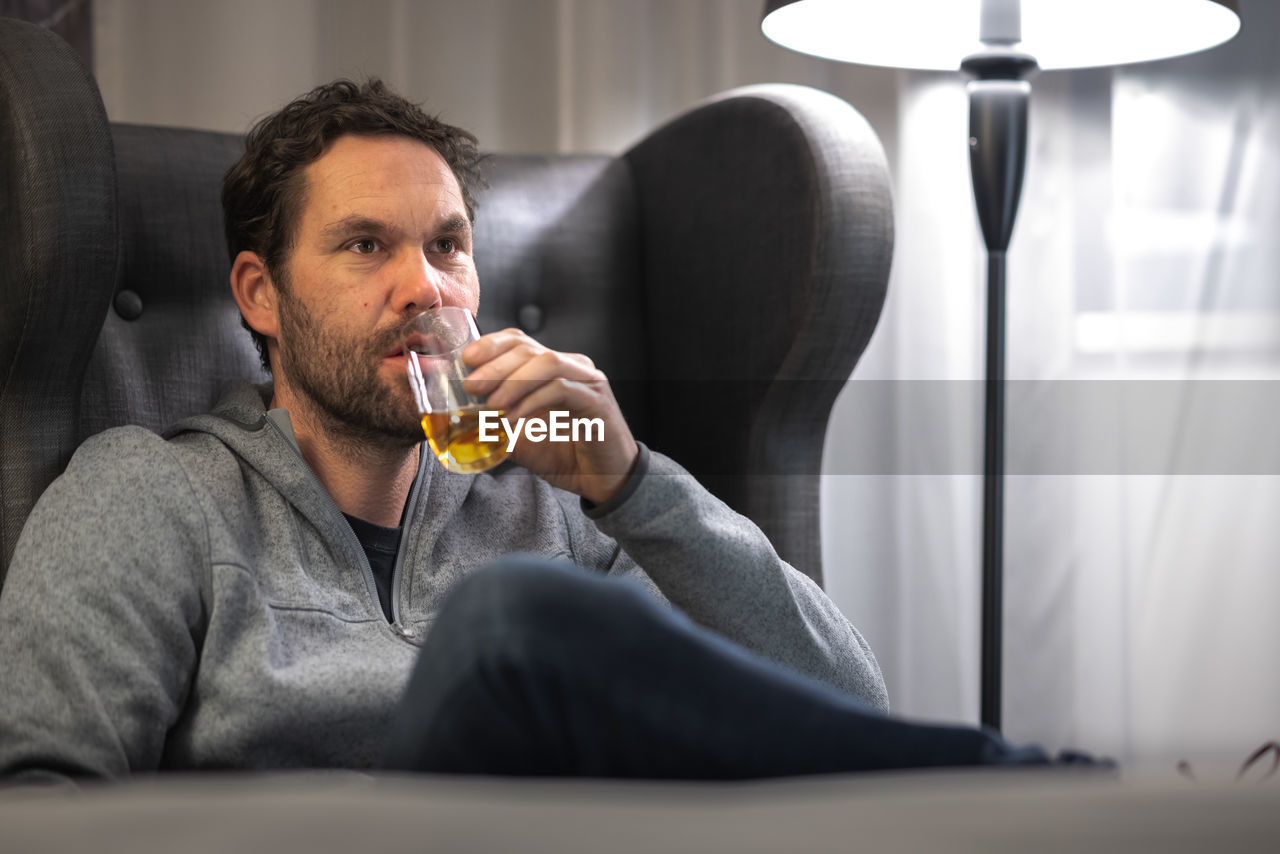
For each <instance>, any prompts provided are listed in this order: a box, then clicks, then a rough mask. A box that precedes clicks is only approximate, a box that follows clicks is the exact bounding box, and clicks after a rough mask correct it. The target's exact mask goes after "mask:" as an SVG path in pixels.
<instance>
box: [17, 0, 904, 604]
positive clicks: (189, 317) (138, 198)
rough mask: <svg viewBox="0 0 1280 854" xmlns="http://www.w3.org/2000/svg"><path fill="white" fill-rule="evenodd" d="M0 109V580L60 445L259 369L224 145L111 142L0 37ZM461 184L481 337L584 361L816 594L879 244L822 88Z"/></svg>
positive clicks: (737, 98)
mask: <svg viewBox="0 0 1280 854" xmlns="http://www.w3.org/2000/svg"><path fill="white" fill-rule="evenodd" d="M0 110H2V111H3V115H2V116H0V174H2V175H3V181H4V184H3V194H0V234H2V235H3V240H0V583H2V582H3V578H4V572H5V570H6V569H7V566H8V562H9V558H10V556H11V555H12V552H13V548H14V544H15V541H16V540H17V537H18V533H19V531H20V530H21V527H22V524H23V522H24V520H25V519H26V516H27V514H28V513H29V511H30V509H31V507H32V505H33V504H34V502H35V500H36V498H37V497H38V496H39V495H40V493H41V492H42V491H43V490H44V488H45V486H47V485H48V483H49V482H50V481H51V480H52V479H53V478H54V477H55V476H57V474H58V473H59V472H60V471H61V470H62V468H63V467H64V466H65V465H66V463H67V460H68V459H69V458H70V456H71V453H72V452H73V451H74V450H75V448H76V446H77V445H78V444H79V443H80V442H81V441H83V440H84V439H85V438H86V437H87V436H89V435H91V434H93V433H95V432H97V431H100V430H103V429H105V428H107V427H110V426H113V425H117V424H123V423H136V424H142V425H144V426H147V427H150V428H152V429H160V428H162V427H163V426H165V425H166V424H168V423H170V422H172V421H174V420H176V419H178V418H180V417H183V416H185V415H188V414H192V413H195V412H198V411H203V410H206V409H208V408H210V407H211V406H212V404H213V403H214V402H215V400H216V399H217V397H218V395H219V391H220V388H221V386H222V385H223V384H224V383H226V382H227V381H228V380H230V379H232V378H235V377H241V376H254V375H256V374H257V373H258V372H259V370H260V369H259V368H258V362H257V355H256V351H255V350H254V348H253V345H252V343H251V341H250V339H249V336H248V335H247V333H245V332H244V331H243V330H242V329H241V328H240V325H239V315H238V313H237V310H236V307H235V305H234V303H233V302H232V299H231V295H230V291H229V288H228V284H227V274H228V270H229V266H230V265H229V261H228V259H227V253H226V249H225V245H224V241H223V236H222V227H221V210H220V207H219V203H218V193H219V188H220V183H221V179H222V174H223V172H224V171H225V170H226V169H227V167H228V166H229V165H230V164H231V162H232V161H233V160H234V159H235V158H236V157H237V156H238V154H239V151H240V149H241V139H240V138H239V137H238V136H235V135H230V134H217V133H208V132H202V131H193V130H182V129H176V128H160V127H140V126H131V125H121V124H112V123H110V122H109V121H108V119H107V116H106V115H105V111H104V108H103V105H102V101H101V98H100V97H99V94H98V91H97V87H96V86H95V84H94V81H93V79H92V77H91V76H90V75H89V74H88V73H87V72H86V71H85V70H84V68H83V67H82V66H81V65H80V63H79V61H78V60H77V58H76V57H75V56H74V55H73V54H72V52H71V51H70V49H69V48H67V46H66V45H65V44H63V43H62V42H61V41H60V40H59V39H58V38H57V37H55V36H53V35H51V34H50V33H48V32H46V31H44V30H41V29H39V28H37V27H35V26H32V25H29V24H23V23H20V22H17V21H11V20H6V19H0ZM488 181H489V184H490V188H489V189H488V190H487V191H486V192H484V193H483V194H482V195H481V196H480V198H479V212H478V221H477V234H476V247H477V248H476V254H477V263H478V266H479V272H480V281H481V287H482V298H481V313H480V325H481V327H482V328H484V329H490V330H492V329H496V328H500V327H503V326H509V325H519V326H522V327H523V328H525V330H526V331H528V332H530V333H532V334H534V335H536V336H537V337H539V338H540V339H541V340H543V341H544V342H545V343H547V344H548V345H550V346H552V347H555V348H558V349H562V350H571V351H577V352H583V353H587V354H589V355H590V356H591V357H592V358H593V359H594V360H595V362H596V363H597V364H598V365H599V366H600V367H601V368H602V369H603V370H605V371H606V373H607V374H608V375H609V376H610V378H611V379H612V381H613V383H614V386H615V389H616V392H617V394H618V397H619V399H620V401H621V402H622V405H623V410H624V412H626V413H627V416H628V418H629V419H630V420H631V421H632V426H633V429H634V431H635V433H636V435H637V436H638V437H639V438H641V439H643V440H645V441H646V442H648V443H649V444H650V445H651V446H652V447H654V448H655V449H657V450H661V451H663V452H664V453H666V454H668V455H670V456H672V457H674V458H675V459H676V460H678V461H679V462H681V463H683V464H684V465H685V466H686V467H687V468H688V469H690V470H691V471H692V472H693V473H694V474H696V475H698V476H699V478H700V479H701V480H702V481H703V482H704V483H706V484H707V485H708V486H709V487H710V488H712V489H713V490H714V491H716V492H717V493H718V494H719V495H720V496H721V497H722V498H723V499H725V500H726V501H727V502H728V503H729V504H730V505H732V506H733V507H735V508H736V509H738V510H739V511H741V512H743V513H745V514H746V515H748V516H750V517H751V518H753V519H754V520H755V521H756V522H757V523H758V524H759V525H760V526H761V527H762V528H763V529H764V531H765V532H766V533H767V534H768V535H769V537H770V538H771V539H772V541H773V543H774V545H775V546H776V548H777V549H778V551H779V552H780V553H781V554H782V556H783V557H784V558H786V559H787V560H789V561H790V562H791V563H792V564H793V565H795V566H796V567H797V568H799V569H801V570H802V571H804V572H806V573H808V574H809V575H811V576H813V577H814V578H815V579H817V580H819V581H821V577H822V575H821V573H822V569H821V558H820V541H819V531H818V518H819V513H818V496H819V491H818V478H817V474H818V472H819V470H820V461H821V455H822V445H823V438H824V435H825V433H826V424H827V418H828V416H829V414H830V410H831V406H832V403H833V401H834V399H835V396H836V394H837V393H838V391H839V389H840V386H841V384H842V383H843V382H844V381H845V380H846V379H847V378H848V376H849V374H850V372H851V371H852V369H853V366H854V363H855V362H856V361H857V359H858V356H859V355H860V354H861V353H862V351H863V348H864V347H865V346H866V343H867V340H868V338H869V337H870V335H871V331H872V329H873V328H874V327H875V323H876V319H877V317H878V316H879V313H880V308H881V305H882V302H883V299H884V293H885V283H886V280H887V277H888V271H889V259H890V253H891V247H892V215H891V205H890V196H889V180H888V173H887V170H886V166H885V160H884V155H883V153H882V151H881V148H880V144H879V142H878V141H877V140H876V137H875V135H874V133H873V132H872V130H871V128H870V127H869V126H868V125H867V123H866V122H865V121H864V120H863V119H862V117H861V116H860V115H859V114H858V113H857V112H856V111H855V110H854V109H853V108H852V107H850V106H849V105H848V104H845V103H844V102H842V101H840V100H838V99H836V98H834V97H832V96H830V95H825V94H823V93H820V92H817V91H814V90H809V89H803V88H800V87H794V86H759V87H753V88H749V89H740V90H736V91H733V92H729V93H726V94H724V95H722V96H720V97H718V98H715V99H712V100H710V101H708V102H706V103H704V104H702V105H700V106H698V107H696V108H694V109H692V110H690V111H689V112H687V113H685V114H684V115H682V116H680V117H678V118H676V119H675V120H673V121H672V122H670V123H669V124H667V125H665V126H663V127H661V128H659V129H657V130H655V131H654V132H653V133H652V134H650V135H649V136H648V137H647V138H645V139H644V140H643V141H641V142H640V143H639V144H638V145H636V146H635V147H633V148H632V149H630V150H629V151H627V152H625V153H624V154H622V155H621V156H616V157H615V156H609V155H534V156H511V155H498V156H494V157H493V158H491V160H490V161H489V164H488ZM677 309H678V310H677Z"/></svg>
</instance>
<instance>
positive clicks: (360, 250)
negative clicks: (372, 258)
mask: <svg viewBox="0 0 1280 854" xmlns="http://www.w3.org/2000/svg"><path fill="white" fill-rule="evenodd" d="M351 248H352V249H353V250H355V252H356V253H357V254H359V255H369V254H370V253H373V252H377V251H378V241H376V240H374V239H373V238H371V237H364V238H361V239H360V240H357V241H356V242H355V243H352V244H351Z"/></svg>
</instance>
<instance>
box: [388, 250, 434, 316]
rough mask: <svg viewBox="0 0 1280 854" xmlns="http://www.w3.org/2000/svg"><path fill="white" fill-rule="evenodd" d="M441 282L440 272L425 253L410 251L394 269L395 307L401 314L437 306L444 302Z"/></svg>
mask: <svg viewBox="0 0 1280 854" xmlns="http://www.w3.org/2000/svg"><path fill="white" fill-rule="evenodd" d="M443 284H444V281H443V276H442V274H441V272H440V271H439V270H438V269H436V267H435V266H434V265H433V264H432V263H431V261H430V259H428V258H427V256H426V253H423V252H418V253H412V254H410V255H408V256H406V258H405V260H404V262H403V264H402V265H401V268H400V269H399V270H397V271H396V293H395V295H394V302H395V308H396V309H397V310H398V311H399V312H400V313H401V314H410V313H414V312H419V311H426V310H427V309H429V308H437V307H439V306H441V305H443V304H444V296H443V295H444V289H443Z"/></svg>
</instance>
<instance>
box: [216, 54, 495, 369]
mask: <svg viewBox="0 0 1280 854" xmlns="http://www.w3.org/2000/svg"><path fill="white" fill-rule="evenodd" d="M345 134H394V135H398V136H405V137H408V138H410V139H416V140H418V141H419V142H423V143H426V144H427V145H429V146H431V148H432V149H434V150H435V151H436V153H437V154H439V155H440V156H441V157H443V158H444V161H445V163H447V164H448V165H449V168H450V169H451V170H452V171H453V174H454V177H456V178H457V179H458V185H459V186H460V187H461V188H462V201H463V204H464V205H465V206H466V209H467V216H468V218H470V219H471V221H472V222H473V223H474V222H475V193H476V190H477V189H478V188H480V187H481V186H483V179H482V178H481V176H480V162H481V160H482V159H483V158H482V157H481V155H480V152H479V149H478V147H477V144H476V138H475V136H474V135H472V134H471V133H469V132H468V131H465V130H463V129H462V128H458V127H454V126H453V125H449V124H445V123H444V122H442V121H440V119H439V118H438V117H435V116H429V115H427V114H426V113H425V112H423V110H422V108H421V106H419V105H418V104H414V103H412V102H411V101H408V100H407V99H405V98H403V97H401V96H400V95H397V94H396V93H395V92H392V91H391V90H390V89H388V88H387V86H386V84H384V83H383V82H382V81H381V80H379V79H377V78H376V77H375V78H370V79H369V80H367V81H366V82H364V83H355V82H352V81H351V80H335V81H334V82H332V83H327V84H325V85H323V86H317V87H316V88H315V89H312V90H311V91H310V92H308V93H307V94H305V95H303V96H302V97H300V98H297V99H295V100H294V101H292V102H291V103H289V104H288V105H287V106H285V107H284V108H283V109H281V110H280V111H279V112H276V113H272V114H271V115H269V116H267V117H265V118H263V119H261V120H260V121H259V122H258V123H257V124H255V125H254V126H253V128H252V129H251V130H250V131H249V133H248V135H247V136H246V137H245V151H244V154H243V155H242V156H241V157H240V159H239V160H238V161H236V163H235V165H233V166H232V167H231V168H230V169H229V170H227V174H226V175H225V176H224V177H223V179H222V215H223V227H224V229H225V231H226V237H227V251H228V252H229V253H230V256H231V259H232V261H233V262H234V260H235V257H236V256H237V255H238V254H239V253H240V252H242V251H244V250H249V251H251V252H256V253H257V254H258V255H259V256H261V258H262V260H263V262H264V264H265V265H266V268H267V271H268V272H269V273H270V274H271V276H272V278H273V279H274V280H275V281H276V282H277V284H278V286H280V287H287V282H288V275H287V271H286V269H285V260H286V257H287V256H288V253H289V250H290V249H292V248H293V243H294V237H295V231H296V228H297V223H298V217H299V214H300V212H301V210H302V205H303V202H304V196H305V192H306V184H305V181H304V179H303V170H304V169H305V168H306V167H307V166H308V165H309V164H311V163H312V162H314V161H315V160H317V159H319V158H320V156H321V155H323V154H324V153H325V151H327V150H328V148H329V146H330V145H331V144H332V143H333V142H334V141H335V140H337V139H338V137H340V136H343V135H345ZM241 322H242V323H244V327H245V328H246V329H248V330H249V333H250V334H251V335H252V336H253V342H254V344H255V345H256V346H257V348H258V354H259V355H260V356H261V358H262V364H263V367H264V368H266V369H267V370H268V371H270V370H271V366H270V364H269V363H268V361H267V344H266V339H265V338H263V336H262V335H260V334H259V333H258V332H257V331H255V330H254V329H252V328H250V327H249V325H248V323H245V322H244V319H243V318H241Z"/></svg>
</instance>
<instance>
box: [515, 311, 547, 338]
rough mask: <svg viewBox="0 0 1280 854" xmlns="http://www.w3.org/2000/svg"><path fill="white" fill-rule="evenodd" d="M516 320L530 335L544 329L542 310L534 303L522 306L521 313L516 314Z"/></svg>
mask: <svg viewBox="0 0 1280 854" xmlns="http://www.w3.org/2000/svg"><path fill="white" fill-rule="evenodd" d="M516 318H517V322H519V324H520V328H521V329H523V330H524V331H525V332H527V333H529V334H530V335H533V334H534V333H536V332H538V331H539V330H540V329H542V319H543V318H542V309H541V308H540V307H538V306H536V305H534V304H533V303H528V304H526V305H522V306H520V311H519V312H517V313H516Z"/></svg>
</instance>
